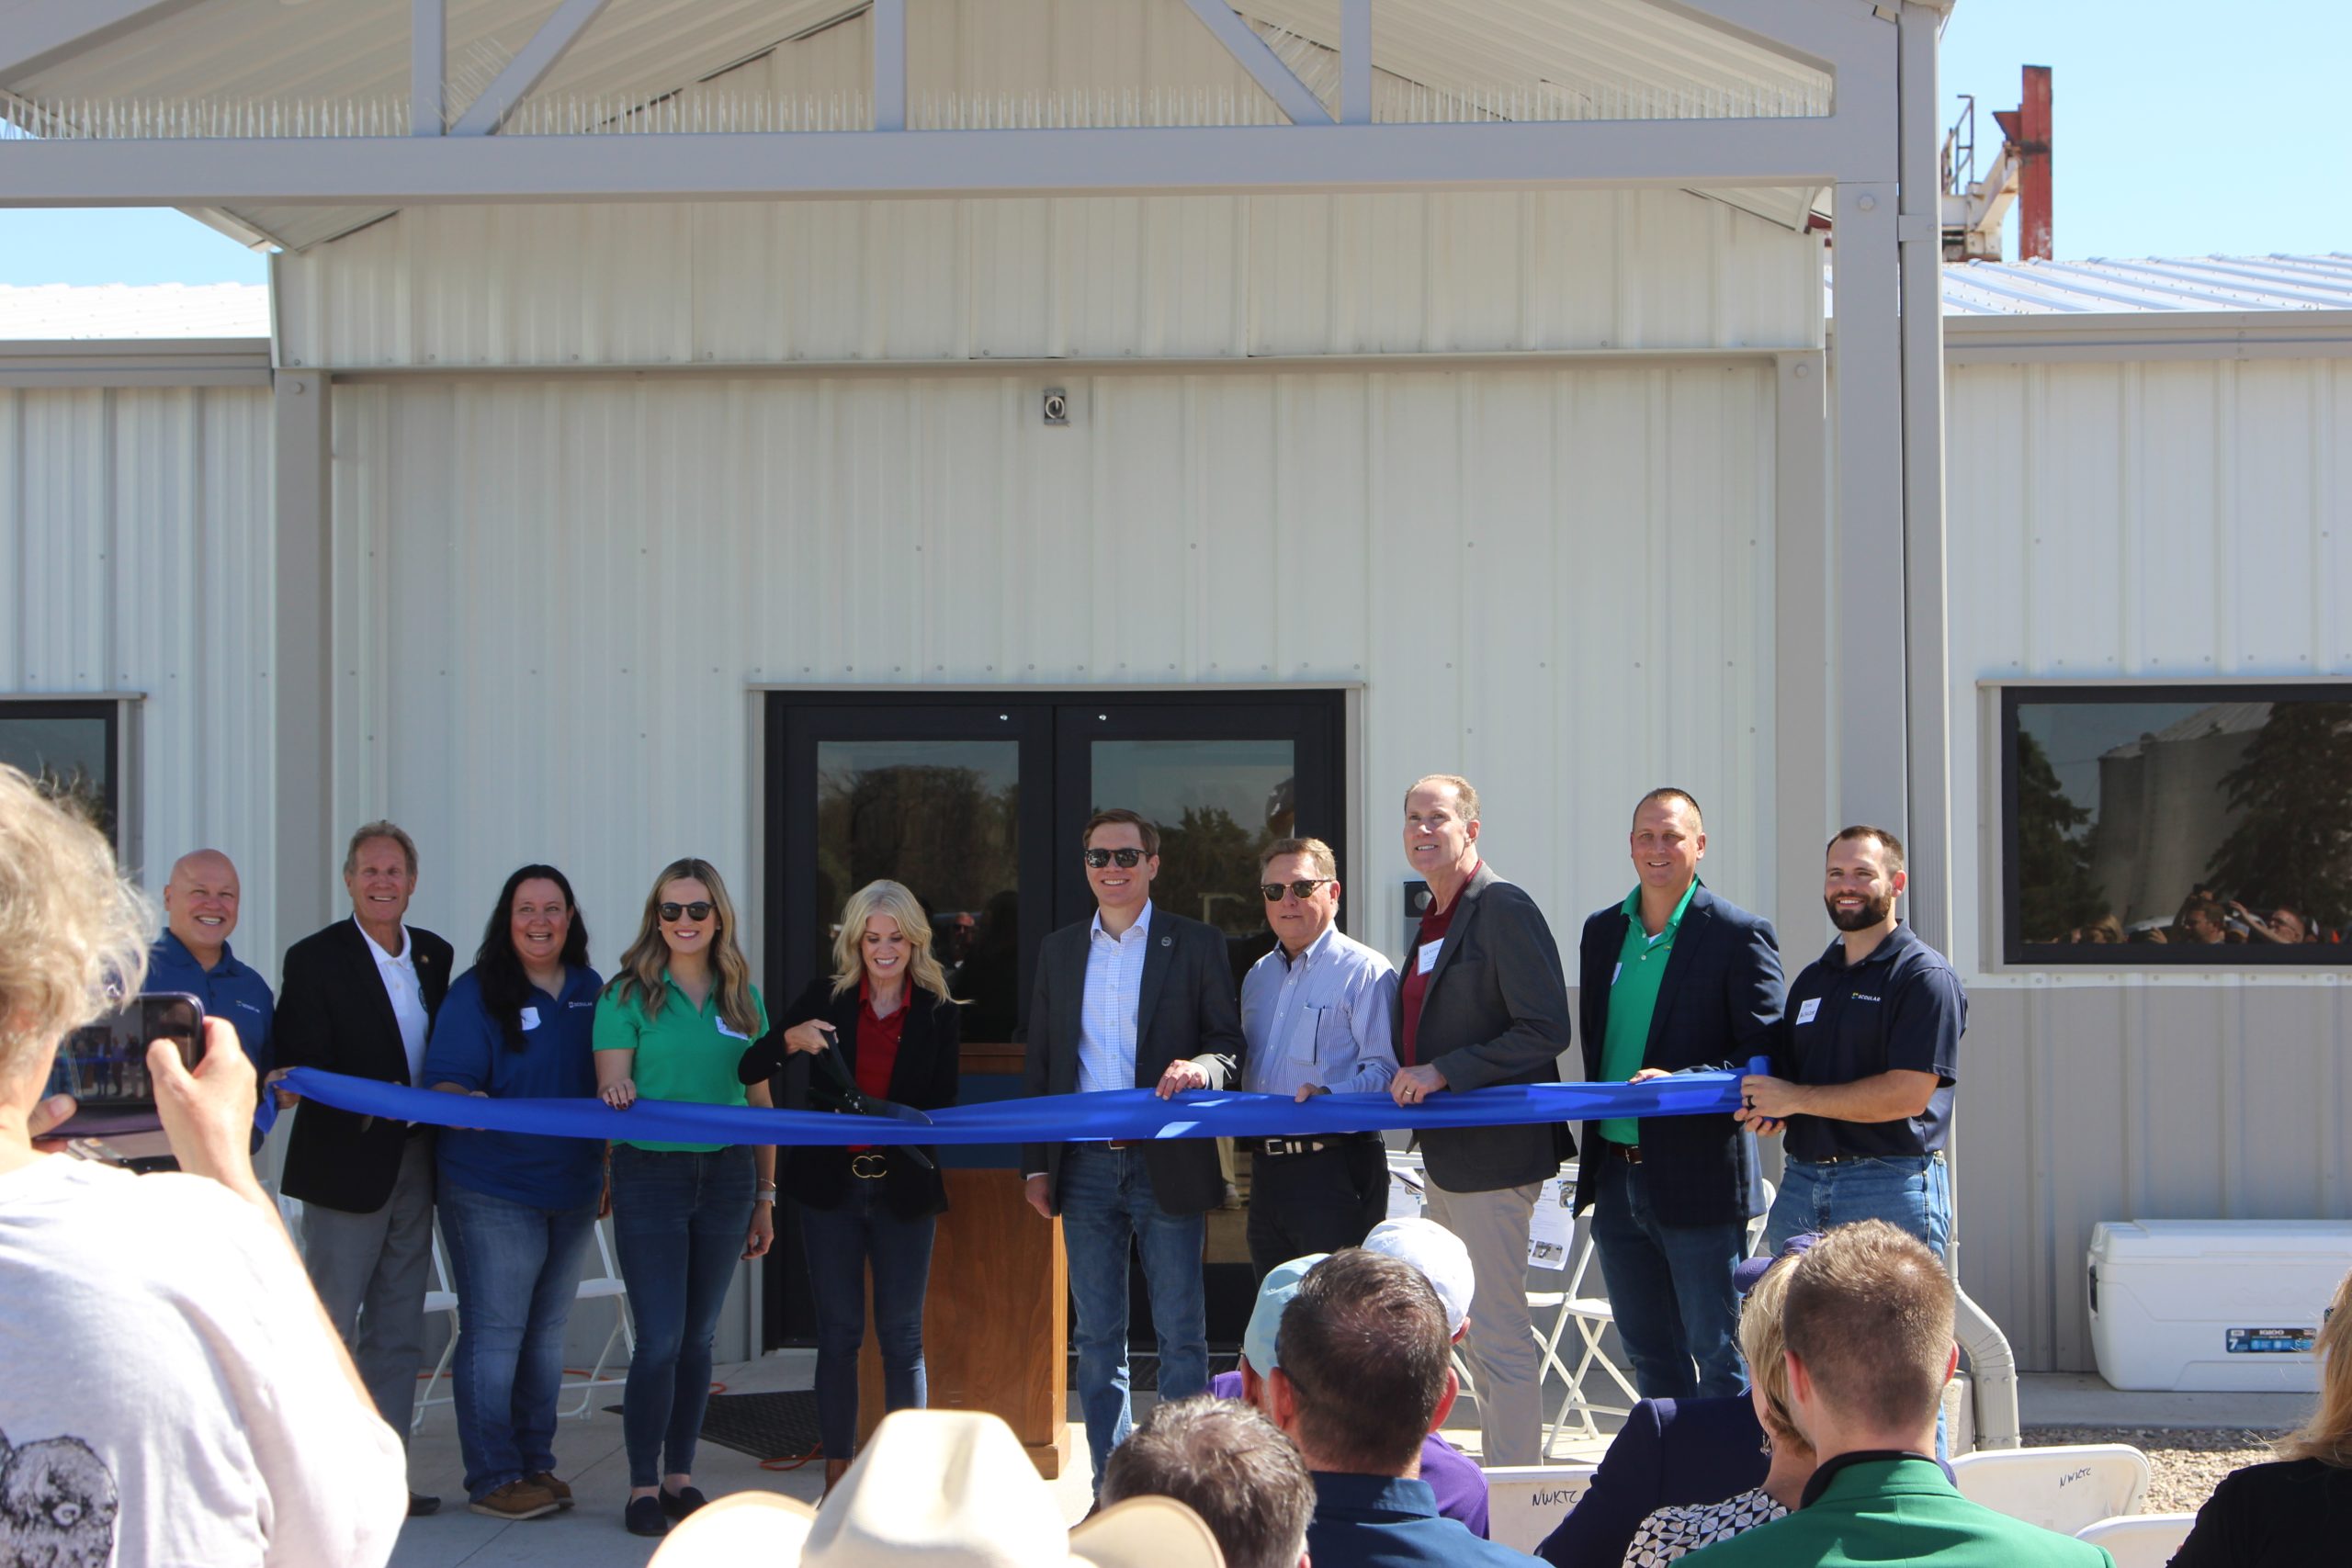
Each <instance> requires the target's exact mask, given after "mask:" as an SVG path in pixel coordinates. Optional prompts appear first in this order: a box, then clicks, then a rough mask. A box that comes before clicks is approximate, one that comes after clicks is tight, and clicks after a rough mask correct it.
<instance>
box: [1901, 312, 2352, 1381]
mask: <svg viewBox="0 0 2352 1568" xmlns="http://www.w3.org/2000/svg"><path fill="white" fill-rule="evenodd" d="M1947 388H1948V390H1947V403H1946V406H1947V409H1948V411H1949V419H1950V422H1951V423H1950V439H1951V461H1950V466H1949V469H1948V472H1949V475H1950V479H1949V485H1950V515H1951V551H1950V559H1951V639H1952V641H1951V672H1952V680H1953V691H1952V713H1953V733H1952V747H1951V756H1952V774H1953V777H1954V778H1955V779H1957V780H1966V781H1983V782H1982V783H1980V784H1978V786H1977V788H1976V789H1975V791H1974V792H1973V795H1974V798H1976V799H1977V801H1978V802H1979V805H1978V809H1977V810H1976V811H1975V812H1973V813H1972V812H1968V811H1965V810H1962V811H1960V812H1957V813H1955V818H1954V821H1953V824H1952V827H1953V849H1954V853H1953V863H1954V864H1955V865H1958V866H1962V867H1976V868H1979V872H1978V874H1977V875H1974V876H1970V877H1964V878H1962V881H1961V883H1960V885H1959V886H1956V887H1955V889H1954V893H1955V899H1954V903H1955V922H1954V923H1955V927H1956V931H1957V936H1956V939H1955V942H1954V947H1955V950H1956V951H1955V953H1954V954H1953V956H1954V958H1955V960H1956V962H1958V963H1959V964H1960V965H1961V967H1962V973H1963V974H1964V975H1965V976H1967V977H1968V980H1969V983H1970V985H1971V987H1973V1002H1972V1009H1973V1010H1972V1013H1971V1018H1970V1028H1969V1032H1968V1048H1967V1050H1966V1052H1965V1053H1964V1063H1965V1064H1966V1067H1965V1071H1964V1074H1963V1079H1964V1084H1965V1088H1964V1089H1963V1091H1962V1121H1961V1123H1960V1140H1961V1154H1960V1160H1959V1167H1958V1168H1959V1172H1960V1186H1961V1201H1962V1206H1963V1210H1964V1213H1966V1214H1967V1216H1968V1217H1967V1219H1966V1221H1965V1222H1964V1224H1963V1230H1964V1233H1965V1236H1966V1237H1967V1239H1968V1242H1969V1244H1970V1245H1969V1246H1967V1247H1964V1248H1963V1258H1964V1261H1963V1264H1962V1279H1963V1280H1964V1281H1965V1282H1966V1283H1967V1285H1968V1288H1969V1290H1970V1291H1971V1292H1972V1293H1973V1294H1975V1295H1976V1296H1977V1297H1978V1299H1979V1300H1981V1301H1983V1302H1984V1303H1985V1305H1986V1306H1987V1307H1988V1308H1990V1309H1991V1310H1992V1312H1993V1314H1994V1315H1995V1316H1996V1318H1998V1319H1999V1320H2000V1321H2001V1323H2002V1324H2003V1325H2005V1326H2007V1328H2008V1330H2009V1333H2010V1337H2011V1338H2012V1339H2013V1340H2014V1341H2015V1342H2016V1345H2017V1348H2018V1354H2019V1357H2020V1359H2021V1360H2022V1361H2023V1362H2024V1364H2025V1365H2027V1366H2028V1367H2034V1368H2047V1367H2058V1368H2067V1369H2080V1368H2087V1367H2088V1366H2090V1365H2091V1354H2090V1348H2089V1340H2088V1323H2087V1318H2086V1314H2085V1305H2084V1301H2083V1268H2082V1251H2083V1248H2084V1247H2085V1246H2086V1243H2087V1241H2088V1239H2089V1234H2090V1226H2091V1224H2093V1223H2094V1222H2095V1221H2097V1220H2099V1219H2120V1218H2134V1217H2142V1216H2151V1217H2195V1216H2200V1215H2202V1216H2246V1217H2263V1216H2281V1215H2301V1216H2341V1215H2345V1214H2347V1213H2352V1185H2347V1179H2346V1177H2347V1173H2346V1155H2345V1152H2344V1145H2345V1139H2344V1129H2345V1128H2346V1127H2347V1126H2352V1028H2347V1023H2352V1019H2347V1017H2346V1004H2345V1000H2344V996H2345V987H2343V986H2342V985H2341V984H2340V983H2339V982H2338V980H2337V978H2336V977H2335V976H2312V977H2303V978H2295V977H2290V976H2278V975H2276V974H2266V975H2264V976H2260V977H2258V978H2254V977H2249V978H2240V977H2234V976H2183V975H2178V974H2165V975H2161V976H2148V977H2140V978H2131V979H2126V980H2123V981H2120V982H2119V981H2117V980H2114V979H2104V980H2094V979H2088V978H2083V977H2078V976H2071V975H2069V976H2048V975H2018V974H2006V975H2005V974H1997V973H1988V972H1987V964H1989V963H1990V955H1991V954H1993V953H1996V951H1997V949H1996V948H1995V947H1993V946H1992V945H1991V944H1992V943H1993V942H1994V941H1995V931H1994V926H1993V920H1994V918H1995V916H1996V910H1995V909H1993V908H1990V907H1989V906H1990V904H1991V902H1992V901H1994V900H1996V898H1997V891H1998V887H1999V882H1998V869H1999V868H1998V863H1997V860H1996V858H1995V857H1994V855H1993V853H1992V852H1991V851H1990V849H1989V847H1988V846H1987V844H1986V843H1985V840H1984V838H1983V834H1985V833H1987V832H1990V831H1992V830H1993V829H1994V827H1995V825H1996V820H1997V816H1996V812H1997V807H1996V797H1994V796H1993V795H1990V794H1988V793H1987V791H1989V789H1990V787H1991V784H1992V781H1991V779H1990V776H1989V773H1988V772H1987V767H1986V760H1985V754H1984V750H1983V748H1984V747H1985V744H1986V743H1988V742H1989V741H1990V739H1992V736H1991V732H1990V730H1989V728H1987V726H1988V723H1989V721H1988V720H1986V719H1985V717H1983V716H1982V710H1983V705H1982V704H1981V703H1980V701H1979V697H1978V693H1977V691H1976V682H1977V681H1979V680H1980V679H2002V678H2025V677H2041V678H2111V677H2119V676H2124V677H2130V676H2147V677H2151V678H2160V679H2161V678H2182V677H2199V676H2212V675H2244V676H2269V675H2312V674H2334V675H2339V676H2340V675H2347V674H2352V615H2347V613H2346V609H2345V606H2346V604H2347V603H2352V554H2347V552H2346V546H2345V542H2344V541H2345V539H2346V535H2347V533H2352V492H2347V491H2346V489H2345V487H2344V486H2343V485H2342V483H2341V479H2340V469H2341V458H2340V457H2339V456H2338V455H2339V454H2340V453H2342V452H2344V451H2345V450H2346V449H2347V448H2352V363H2347V362H2346V361H2344V360H2341V359H2336V360H2302V361H2297V360H2266V361H2258V362H2250V363H2242V364H2241V363H2230V362H2216V361H2192V362H2182V363H2172V364H2165V363H2145V364H2064V363H2061V364H2048V365H1969V366H1955V367H1952V368H1951V370H1950V372H1949V373H1948V378H1947ZM1970 798H1971V794H1970V793H1965V792H1962V793H1957V794H1956V795H1955V799H1956V801H1958V802H1960V803H1962V804H1965V803H1966V802H1967V801H1968V800H1969V799H1970Z"/></svg>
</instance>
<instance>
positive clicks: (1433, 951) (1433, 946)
mask: <svg viewBox="0 0 2352 1568" xmlns="http://www.w3.org/2000/svg"><path fill="white" fill-rule="evenodd" d="M1444 946H1445V943H1444V942H1442V941H1439V942H1423V943H1421V956H1420V961H1419V964H1418V966H1417V967H1418V969H1419V973H1421V974H1423V975H1426V974H1428V973H1429V972H1430V970H1432V969H1434V968H1436V967H1437V955H1438V953H1439V951H1440V950H1441V949H1442V948H1443V947H1444Z"/></svg>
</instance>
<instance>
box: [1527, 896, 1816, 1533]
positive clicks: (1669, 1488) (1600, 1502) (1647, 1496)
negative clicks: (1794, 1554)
mask: <svg viewBox="0 0 2352 1568" xmlns="http://www.w3.org/2000/svg"><path fill="white" fill-rule="evenodd" d="M1688 918H1689V917H1687V916H1686V917H1685V919H1688ZM1643 1163H1644V1164H1645V1165H1646V1164H1647V1163H1648V1161H1647V1160H1646V1159H1645V1160H1644V1162H1643ZM1763 1449H1764V1427H1763V1424H1762V1423H1761V1422H1759V1421H1758V1420H1757V1419H1756V1406H1755V1405H1754V1404H1751V1403H1750V1402H1749V1400H1748V1397H1747V1395H1746V1394H1744V1393H1736V1394H1731V1395H1728V1396H1726V1397H1724V1398H1721V1399H1685V1400H1680V1401H1677V1400H1672V1399H1645V1400H1642V1401H1640V1402H1639V1403H1637V1404H1635V1405H1634V1408H1633V1410H1632V1411H1631V1412H1629V1413H1628V1414H1627V1415H1626V1416H1625V1426H1624V1428H1623V1430H1622V1431H1620V1432H1619V1433H1618V1434H1617V1436H1616V1437H1614V1438H1611V1439H1610V1443H1609V1451H1608V1452H1607V1453H1605V1454H1602V1455H1601V1456H1600V1468H1599V1469H1597V1470H1595V1471H1594V1472H1592V1484H1591V1485H1590V1486H1589V1487H1588V1488H1586V1490H1585V1495H1583V1496H1581V1497H1579V1498H1577V1503H1576V1506H1574V1507H1573V1508H1570V1509H1569V1510H1568V1513H1567V1517H1566V1518H1564V1519H1562V1520H1561V1521H1560V1523H1559V1526H1558V1528H1556V1529H1554V1530H1553V1531H1552V1533H1551V1534H1550V1535H1547V1536H1545V1537H1544V1544H1543V1545H1541V1546H1539V1547H1537V1548H1536V1549H1535V1555H1537V1556H1538V1557H1541V1558H1542V1559H1544V1562H1549V1563H1551V1564H1553V1568H1618V1564H1619V1563H1621V1562H1624V1560H1625V1549H1626V1548H1627V1547H1629V1546H1631V1545H1633V1544H1634V1531H1635V1530H1637V1529H1641V1528H1642V1521H1643V1520H1644V1519H1646V1518H1648V1517H1650V1515H1651V1514H1653V1513H1655V1512H1657V1510H1658V1509H1660V1508H1673V1507H1681V1506H1688V1505H1691V1504H1695V1503H1720V1502H1722V1501H1723V1500H1724V1499H1725V1498H1726V1497H1736V1496H1738V1495H1740V1494H1741V1493H1743V1492H1746V1491H1748V1490H1749V1489H1751V1488H1753V1487H1756V1486H1760V1485H1762V1484H1763V1482H1764V1472H1766V1471H1768V1470H1770V1469H1771V1467H1772V1461H1771V1459H1770V1456H1769V1455H1767V1454H1766V1453H1765V1452H1764V1451H1763Z"/></svg>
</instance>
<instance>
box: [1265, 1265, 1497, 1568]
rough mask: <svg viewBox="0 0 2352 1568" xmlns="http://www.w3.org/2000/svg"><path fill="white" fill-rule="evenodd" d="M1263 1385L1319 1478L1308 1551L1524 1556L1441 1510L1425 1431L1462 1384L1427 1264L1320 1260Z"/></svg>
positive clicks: (1328, 1565)
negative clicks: (1425, 1474) (1425, 1451)
mask: <svg viewBox="0 0 2352 1568" xmlns="http://www.w3.org/2000/svg"><path fill="white" fill-rule="evenodd" d="M1274 1348H1275V1359H1276V1363H1277V1364H1276V1365H1275V1367H1274V1369H1273V1370H1272V1371H1270V1372H1268V1373H1267V1374H1266V1385H1267V1386H1266V1396H1267V1400H1268V1403H1269V1406H1270V1409H1271V1413H1272V1416H1273V1418H1274V1425H1275V1426H1277V1427H1281V1428H1282V1429H1283V1432H1285V1433H1286V1434H1288V1435H1289V1437H1290V1439H1291V1440H1292V1441H1293V1442H1295V1443H1296V1444H1297V1445H1298V1451H1299V1452H1300V1453H1301V1454H1303V1455H1305V1456H1306V1468H1307V1469H1308V1470H1309V1471H1311V1472H1313V1473H1314V1476H1315V1522H1314V1523H1313V1524H1312V1525H1310V1526H1308V1527H1307V1531H1306V1544H1307V1550H1308V1552H1309V1554H1310V1555H1311V1556H1312V1557H1313V1559H1314V1561H1315V1562H1317V1563H1318V1564H1320V1568H1358V1565H1360V1564H1361V1565H1373V1564H1376V1565H1378V1568H1408V1565H1410V1564H1416V1563H1424V1562H1427V1563H1459V1564H1465V1565H1472V1568H1475V1565H1476V1564H1480V1563H1487V1564H1497V1565H1500V1564H1511V1563H1519V1564H1524V1563H1529V1562H1533V1561H1534V1559H1532V1558H1530V1557H1526V1556H1522V1555H1521V1553H1519V1552H1516V1551H1510V1549H1509V1548H1507V1547H1502V1546H1498V1545H1496V1544H1495V1543H1493V1542H1492V1541H1487V1540H1479V1539H1478V1538H1477V1537H1476V1536H1475V1535H1472V1534H1471V1533H1470V1532H1469V1531H1468V1530H1467V1529H1464V1528H1463V1526H1462V1525H1461V1523H1460V1522H1459V1521H1457V1520H1454V1519H1448V1518H1443V1517H1440V1516H1439V1514H1438V1511H1437V1495H1436V1494H1435V1493H1433V1492H1431V1491H1430V1487H1429V1483H1427V1482H1425V1481H1423V1480H1421V1479H1420V1470H1421V1441H1422V1439H1423V1438H1426V1437H1428V1435H1429V1434H1430V1433H1431V1432H1433V1431H1435V1430H1437V1428H1438V1427H1439V1425H1440V1424H1441V1423H1442V1422H1443V1420H1444V1419H1445V1416H1446V1412H1447V1411H1449V1410H1451V1409H1452V1408H1453V1398H1454V1394H1455V1393H1456V1392H1457V1388H1458V1385H1457V1383H1456V1382H1455V1379H1454V1374H1453V1365H1452V1362H1451V1356H1450V1351H1451V1346H1450V1344H1449V1341H1448V1340H1447V1338H1446V1333H1445V1307H1444V1305H1443V1303H1441V1302H1440V1301H1439V1300H1438V1295H1437V1292H1436V1291H1435V1289H1433V1288H1432V1287H1431V1286H1430V1282H1429V1280H1427V1279H1426V1278H1424V1277H1423V1276H1422V1274H1421V1272H1420V1270H1419V1269H1415V1268H1414V1267H1413V1266H1412V1265H1411V1264H1409V1263H1406V1262H1403V1261H1400V1260H1399V1259H1397V1258H1385V1257H1383V1256H1382V1255H1380V1254H1379V1253H1376V1252H1367V1251H1365V1250H1364V1249H1363V1248H1362V1247H1350V1248H1348V1249H1347V1250H1346V1251H1344V1252H1335V1253H1333V1254H1332V1255H1331V1256H1330V1257H1329V1258H1325V1259H1324V1260H1323V1261H1322V1262H1321V1263H1319V1264H1317V1265H1316V1266H1315V1267H1314V1268H1313V1269H1309V1270H1308V1271H1307V1274H1306V1279H1305V1280H1303V1281H1301V1283H1300V1285H1299V1288H1298V1293H1297V1294H1296V1295H1295V1296H1294V1297H1292V1298H1291V1303H1290V1305H1289V1306H1288V1307H1287V1308H1285V1309H1284V1310H1283V1320H1282V1329H1281V1332H1280V1333H1279V1334H1277V1335H1276V1337H1275V1347H1274Z"/></svg>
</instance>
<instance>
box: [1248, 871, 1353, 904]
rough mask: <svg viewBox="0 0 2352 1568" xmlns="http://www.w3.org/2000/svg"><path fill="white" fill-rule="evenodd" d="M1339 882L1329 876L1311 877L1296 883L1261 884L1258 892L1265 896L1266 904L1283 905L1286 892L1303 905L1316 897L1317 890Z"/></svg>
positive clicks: (1300, 879) (1303, 878) (1302, 878)
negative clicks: (1294, 896)
mask: <svg viewBox="0 0 2352 1568" xmlns="http://www.w3.org/2000/svg"><path fill="white" fill-rule="evenodd" d="M1337 880H1338V879H1337V878H1336V877H1329V876H1309V877H1301V878H1299V880H1297V881H1296V882H1261V883H1260V884H1258V891H1259V892H1260V893H1262V894H1264V895H1265V897H1266V902H1267V903H1269V904H1279V903H1281V902H1282V901H1283V892H1284V891H1285V890H1287V891H1289V892H1291V893H1295V894H1296V895H1297V896H1298V897H1299V900H1300V901H1301V902H1302V903H1303V902H1305V901H1306V899H1309V898H1312V897H1315V890H1316V889H1317V888H1318V887H1320V886H1323V885H1324V884H1325V883H1327V882H1334V881H1337Z"/></svg>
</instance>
